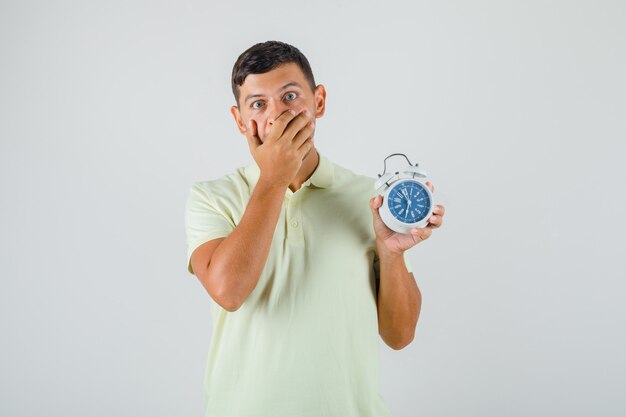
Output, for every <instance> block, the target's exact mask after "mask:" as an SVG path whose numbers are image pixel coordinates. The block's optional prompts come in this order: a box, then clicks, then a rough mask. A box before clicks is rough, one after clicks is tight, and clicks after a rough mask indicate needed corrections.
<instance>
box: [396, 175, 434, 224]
mask: <svg viewBox="0 0 626 417" xmlns="http://www.w3.org/2000/svg"><path fill="white" fill-rule="evenodd" d="M387 205H388V206H389V211H391V214H392V215H393V217H395V218H396V219H398V220H400V221H401V222H403V223H417V222H419V221H420V220H422V219H424V218H425V217H426V215H427V214H428V211H429V210H430V206H431V201H430V198H429V197H428V193H427V192H426V189H425V188H424V186H423V185H422V184H420V183H418V182H416V181H404V182H401V183H399V184H397V185H395V186H394V187H393V188H392V189H391V190H390V191H389V195H388V196H387Z"/></svg>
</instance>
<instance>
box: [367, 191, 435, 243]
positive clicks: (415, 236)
mask: <svg viewBox="0 0 626 417" xmlns="http://www.w3.org/2000/svg"><path fill="white" fill-rule="evenodd" d="M426 185H427V186H428V188H429V189H430V192H431V193H434V192H435V187H433V185H432V184H431V183H430V182H429V181H427V182H426ZM382 203H383V197H382V196H381V195H380V194H379V195H377V196H376V197H374V198H371V199H370V208H371V209H372V216H373V217H374V232H375V233H376V243H377V244H383V245H384V246H385V248H387V249H388V250H389V252H392V253H403V252H404V251H406V250H407V249H409V248H412V247H413V246H415V245H417V244H418V243H420V242H423V241H424V240H426V239H428V238H429V237H430V236H431V235H432V233H433V229H436V228H438V227H441V224H442V223H443V215H444V213H445V207H444V206H442V205H440V204H438V205H436V206H435V207H434V209H433V214H432V216H430V218H429V219H428V224H427V225H426V226H424V227H415V228H413V229H412V230H411V233H410V234H403V233H397V232H394V231H393V230H391V229H390V228H389V227H387V225H386V224H385V223H384V222H383V220H382V219H381V218H380V213H378V208H379V207H380V206H381V205H382Z"/></svg>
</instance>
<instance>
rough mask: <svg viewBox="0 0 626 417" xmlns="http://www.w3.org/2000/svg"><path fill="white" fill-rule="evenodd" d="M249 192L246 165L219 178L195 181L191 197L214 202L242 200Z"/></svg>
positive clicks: (191, 189) (190, 191)
mask: <svg viewBox="0 0 626 417" xmlns="http://www.w3.org/2000/svg"><path fill="white" fill-rule="evenodd" d="M247 192H248V183H247V180H246V177H245V175H244V167H239V168H236V169H235V170H233V171H231V172H229V173H227V174H224V175H222V176H220V177H217V178H212V179H204V180H198V181H194V182H192V184H191V187H190V189H189V199H200V200H205V201H209V202H213V203H219V202H224V201H232V200H240V199H241V198H242V197H244V196H245V195H246V194H247Z"/></svg>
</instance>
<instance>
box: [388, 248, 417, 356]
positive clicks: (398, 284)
mask: <svg viewBox="0 0 626 417" xmlns="http://www.w3.org/2000/svg"><path fill="white" fill-rule="evenodd" d="M377 248H378V256H379V262H380V283H379V289H378V300H377V303H378V329H379V333H380V336H381V337H382V338H383V340H384V341H385V343H386V344H387V345H389V346H390V347H392V348H394V349H401V348H403V347H404V346H406V345H408V344H409V343H410V342H411V341H412V340H413V337H414V335H415V327H416V326H417V320H418V318H419V313H420V309H421V306H422V295H421V292H420V290H419V288H418V286H417V283H416V282H415V279H414V278H413V276H412V275H411V273H410V272H409V271H408V270H407V269H406V265H405V263H404V256H403V254H402V253H390V252H388V251H386V250H385V248H384V245H383V244H382V243H381V244H377Z"/></svg>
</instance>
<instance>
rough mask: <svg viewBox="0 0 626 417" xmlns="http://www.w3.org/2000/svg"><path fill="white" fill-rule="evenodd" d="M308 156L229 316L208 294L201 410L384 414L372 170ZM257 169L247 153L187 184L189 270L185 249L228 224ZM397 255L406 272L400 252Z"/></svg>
mask: <svg viewBox="0 0 626 417" xmlns="http://www.w3.org/2000/svg"><path fill="white" fill-rule="evenodd" d="M317 152H318V154H319V156H320V161H319V164H318V166H317V168H316V170H315V171H314V173H313V175H312V176H311V177H310V178H309V179H308V180H307V181H306V182H305V183H304V184H303V185H302V187H301V188H300V189H299V190H297V191H296V192H293V191H291V190H290V189H289V188H287V190H286V193H285V199H284V202H283V206H282V209H281V214H280V217H279V220H278V224H277V225H276V230H275V233H274V237H273V240H272V244H271V247H270V252H269V255H268V259H267V262H266V265H265V268H264V270H263V272H262V274H261V276H260V277H259V280H258V283H257V285H256V287H255V289H254V290H253V291H252V293H250V295H249V297H248V298H247V299H246V301H245V302H244V303H243V304H242V306H241V307H240V308H239V309H238V310H237V311H234V312H228V311H227V310H224V309H223V308H222V307H221V306H220V305H219V304H217V303H216V302H215V301H214V300H212V299H211V314H212V318H213V333H212V338H211V343H210V348H209V353H208V358H207V366H206V371H205V385H204V388H205V391H204V393H205V404H206V414H205V415H206V416H209V417H383V416H388V415H389V409H388V406H387V404H386V402H385V400H384V399H383V398H382V397H381V396H380V395H379V393H378V389H379V381H380V372H379V353H380V352H379V343H381V341H382V339H380V336H379V334H378V320H377V317H378V316H377V309H376V295H375V291H376V287H375V279H377V277H378V275H379V273H380V269H379V263H378V255H377V253H376V242H375V234H374V229H373V220H372V213H371V209H370V207H369V199H370V198H371V197H373V196H375V195H376V192H375V190H374V182H375V178H370V177H367V176H364V175H359V174H356V173H353V172H352V171H350V170H348V169H346V168H343V167H341V166H339V165H337V164H335V163H333V162H331V161H330V160H329V159H327V158H326V157H325V156H324V155H322V154H321V153H320V152H319V150H317ZM259 173H260V170H259V167H258V165H257V164H256V162H255V161H254V160H252V162H251V163H250V164H249V165H248V166H246V167H240V168H237V169H236V170H235V171H234V172H232V173H230V174H227V175H224V176H222V177H221V178H218V179H214V180H207V181H198V182H195V183H194V184H193V185H192V187H191V190H190V193H189V197H188V200H187V205H186V212H185V224H186V232H187V243H188V253H187V255H188V256H187V268H188V271H189V272H191V273H193V271H192V268H191V264H190V258H191V254H192V252H193V251H194V249H196V248H197V247H198V246H200V245H201V244H202V243H204V242H206V241H209V240H211V239H215V238H218V237H225V236H228V234H229V233H230V232H231V231H232V230H233V229H234V228H235V226H237V224H238V223H239V221H240V220H241V218H242V217H243V214H244V211H245V208H246V206H247V204H248V201H249V199H250V196H251V195H252V191H253V189H254V186H255V184H256V181H257V180H258V177H259ZM404 259H405V264H406V265H407V269H408V270H409V271H410V272H411V271H412V268H411V265H410V261H409V260H408V257H407V252H405V257H404ZM209 298H210V297H209Z"/></svg>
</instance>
